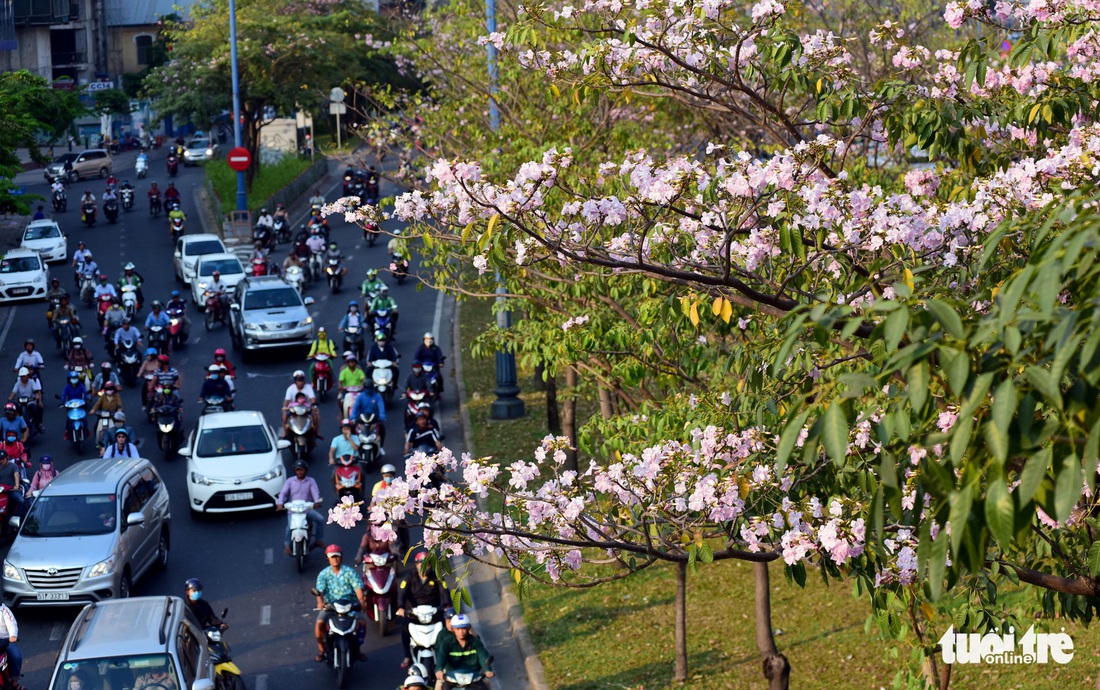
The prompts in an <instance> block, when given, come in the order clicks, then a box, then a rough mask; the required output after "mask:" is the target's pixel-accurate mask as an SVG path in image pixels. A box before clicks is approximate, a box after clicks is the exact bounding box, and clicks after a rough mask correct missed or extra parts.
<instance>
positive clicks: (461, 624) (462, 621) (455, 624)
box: [451, 613, 470, 628]
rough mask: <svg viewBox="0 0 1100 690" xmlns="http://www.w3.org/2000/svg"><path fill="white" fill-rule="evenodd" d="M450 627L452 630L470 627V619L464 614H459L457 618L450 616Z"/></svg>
mask: <svg viewBox="0 0 1100 690" xmlns="http://www.w3.org/2000/svg"><path fill="white" fill-rule="evenodd" d="M451 627H452V628H469V627H470V617H469V616H467V615H466V614H465V613H460V614H458V615H457V616H452V617H451Z"/></svg>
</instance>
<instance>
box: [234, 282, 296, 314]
mask: <svg viewBox="0 0 1100 690" xmlns="http://www.w3.org/2000/svg"><path fill="white" fill-rule="evenodd" d="M301 304H302V300H301V298H299V297H298V291H297V290H295V289H294V288H292V287H285V288H278V289H275V290H252V291H251V292H246V293H245V295H244V307H243V308H244V309H279V308H280V307H298V306H301Z"/></svg>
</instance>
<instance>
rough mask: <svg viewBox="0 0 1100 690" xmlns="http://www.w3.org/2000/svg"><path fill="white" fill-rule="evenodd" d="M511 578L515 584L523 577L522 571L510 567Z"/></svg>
mask: <svg viewBox="0 0 1100 690" xmlns="http://www.w3.org/2000/svg"><path fill="white" fill-rule="evenodd" d="M512 579H513V580H515V582H516V584H517V585H518V584H519V583H520V580H522V579H523V573H522V572H520V570H519V568H512Z"/></svg>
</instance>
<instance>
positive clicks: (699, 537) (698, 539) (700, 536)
mask: <svg viewBox="0 0 1100 690" xmlns="http://www.w3.org/2000/svg"><path fill="white" fill-rule="evenodd" d="M695 545H696V546H698V547H700V548H702V546H703V533H702V532H696V533H695Z"/></svg>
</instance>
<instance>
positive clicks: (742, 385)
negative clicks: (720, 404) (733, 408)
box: [737, 379, 745, 393]
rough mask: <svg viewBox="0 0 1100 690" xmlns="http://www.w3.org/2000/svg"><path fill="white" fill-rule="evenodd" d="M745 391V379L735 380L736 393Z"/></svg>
mask: <svg viewBox="0 0 1100 690" xmlns="http://www.w3.org/2000/svg"><path fill="white" fill-rule="evenodd" d="M744 390H745V379H737V392H738V393H742V392H744Z"/></svg>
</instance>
